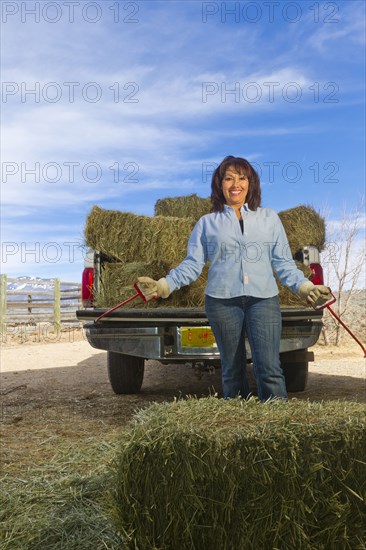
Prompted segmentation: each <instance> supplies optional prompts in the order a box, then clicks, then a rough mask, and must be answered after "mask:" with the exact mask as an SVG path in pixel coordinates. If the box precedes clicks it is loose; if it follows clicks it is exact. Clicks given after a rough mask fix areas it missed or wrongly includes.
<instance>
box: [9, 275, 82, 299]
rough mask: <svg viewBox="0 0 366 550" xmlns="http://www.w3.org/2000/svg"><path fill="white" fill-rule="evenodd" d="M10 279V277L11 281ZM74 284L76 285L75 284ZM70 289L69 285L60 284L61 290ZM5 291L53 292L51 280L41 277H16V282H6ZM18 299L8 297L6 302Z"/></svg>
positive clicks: (11, 296)
mask: <svg viewBox="0 0 366 550" xmlns="http://www.w3.org/2000/svg"><path fill="white" fill-rule="evenodd" d="M11 278H12V277H10V279H11ZM14 278H15V277H14ZM75 284H76V283H75ZM70 288H72V285H70V284H62V283H61V290H69V289H70ZM6 289H7V290H8V291H9V290H11V291H13V292H14V291H24V290H28V291H29V292H32V291H34V290H53V279H43V278H41V277H29V276H23V277H17V280H16V281H8V282H7V285H6ZM17 299H18V297H17V295H16V294H10V295H8V300H17Z"/></svg>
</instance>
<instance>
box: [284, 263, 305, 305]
mask: <svg viewBox="0 0 366 550" xmlns="http://www.w3.org/2000/svg"><path fill="white" fill-rule="evenodd" d="M295 264H296V267H297V268H298V269H300V271H302V272H303V274H304V276H305V277H310V275H311V269H310V267H308V266H306V265H304V264H303V263H301V262H298V261H296V260H295ZM275 279H276V282H277V286H278V291H279V292H278V299H279V301H280V305H281V306H282V307H297V308H302V309H303V308H311V305H310V304H308V303H307V301H306V300H304V299H303V298H300V296H298V295H297V294H294V293H293V292H291V290H290V289H289V288H287V286H285V285H283V284H282V283H280V281H279V279H278V277H277V276H276V275H275Z"/></svg>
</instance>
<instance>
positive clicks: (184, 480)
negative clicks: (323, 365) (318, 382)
mask: <svg viewBox="0 0 366 550" xmlns="http://www.w3.org/2000/svg"><path fill="white" fill-rule="evenodd" d="M365 428H366V422H365V407H364V405H362V404H358V403H350V402H326V403H308V402H298V401H295V400H294V401H290V402H289V403H283V402H280V401H275V402H272V403H265V404H262V403H258V402H257V401H256V400H254V399H251V400H249V401H246V402H245V401H244V402H242V401H240V400H226V401H225V400H218V399H215V398H213V397H212V398H208V399H200V400H196V399H189V400H188V401H178V402H175V403H170V404H154V405H152V406H151V407H150V408H149V409H148V410H147V411H144V412H141V413H140V414H139V415H138V416H137V417H136V423H135V425H134V426H133V427H132V428H131V429H130V430H127V432H126V433H125V435H124V436H123V440H122V443H121V449H120V452H119V454H118V456H117V459H116V463H115V469H114V473H113V475H114V478H113V483H114V487H115V489H114V491H113V493H112V495H111V497H112V504H113V509H114V521H115V523H116V527H117V529H118V531H119V532H121V533H122V534H123V538H124V539H125V543H126V546H125V547H126V548H131V549H132V548H133V549H135V548H139V550H145V549H146V550H150V549H152V548H155V549H159V550H168V549H169V550H171V549H173V548H174V549H178V548H179V550H192V549H193V548H196V549H208V548H212V549H213V550H238V549H243V550H244V549H245V550H257V549H258V548H281V549H287V548H291V549H292V548H294V549H295V548H296V549H300V550H301V549H307V550H310V549H314V548H316V549H318V550H328V549H334V550H336V549H339V548H342V549H349V550H351V549H352V550H356V549H361V548H364V546H362V544H363V542H362V541H363V536H364V525H365V520H366V517H365V491H366V472H365V462H364V458H365V456H364V453H365V444H366V441H365Z"/></svg>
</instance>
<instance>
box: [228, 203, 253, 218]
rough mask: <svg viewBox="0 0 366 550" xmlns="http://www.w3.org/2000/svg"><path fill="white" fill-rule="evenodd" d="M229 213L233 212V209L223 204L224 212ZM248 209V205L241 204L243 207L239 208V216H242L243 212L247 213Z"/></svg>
mask: <svg viewBox="0 0 366 550" xmlns="http://www.w3.org/2000/svg"><path fill="white" fill-rule="evenodd" d="M231 211H234V208H233V207H232V206H229V205H228V204H224V212H231ZM249 211H250V210H249V207H248V203H247V202H246V203H245V204H243V206H242V207H241V208H240V212H241V214H242V215H243V214H244V212H249Z"/></svg>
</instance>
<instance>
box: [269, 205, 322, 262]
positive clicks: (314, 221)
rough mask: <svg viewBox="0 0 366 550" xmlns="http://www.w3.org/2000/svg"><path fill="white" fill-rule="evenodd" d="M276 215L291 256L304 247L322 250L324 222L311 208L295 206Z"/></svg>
mask: <svg viewBox="0 0 366 550" xmlns="http://www.w3.org/2000/svg"><path fill="white" fill-rule="evenodd" d="M278 215H279V217H280V219H281V222H282V224H283V227H284V228H285V231H286V235H287V238H288V242H289V245H290V248H291V252H292V254H293V255H295V254H296V252H298V250H300V249H301V248H302V247H303V246H306V245H307V246H316V247H317V248H319V249H320V250H322V249H323V248H324V243H325V222H324V219H323V218H322V217H321V216H319V214H318V213H317V212H315V210H314V209H313V208H312V207H311V206H305V205H304V206H296V207H295V208H289V209H288V210H283V211H282V212H279V213H278Z"/></svg>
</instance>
